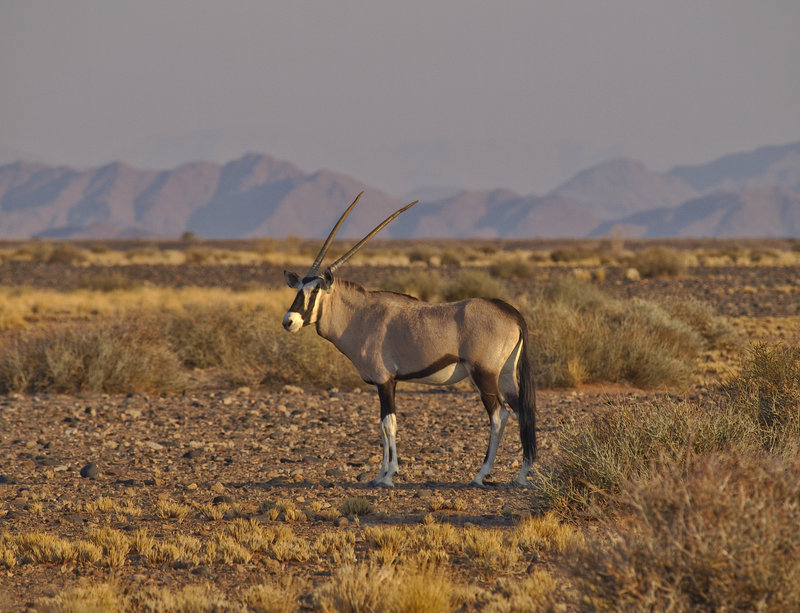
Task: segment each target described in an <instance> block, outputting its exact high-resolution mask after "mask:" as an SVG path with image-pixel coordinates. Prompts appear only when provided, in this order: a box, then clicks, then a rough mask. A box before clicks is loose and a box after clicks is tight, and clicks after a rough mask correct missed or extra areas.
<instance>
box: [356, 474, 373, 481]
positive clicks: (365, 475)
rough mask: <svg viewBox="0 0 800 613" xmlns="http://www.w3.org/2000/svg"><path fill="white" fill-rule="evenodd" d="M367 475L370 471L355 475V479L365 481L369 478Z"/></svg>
mask: <svg viewBox="0 0 800 613" xmlns="http://www.w3.org/2000/svg"><path fill="white" fill-rule="evenodd" d="M369 475H370V473H361V474H360V475H358V476H357V477H356V481H358V482H359V483H366V482H367V481H369V480H370V477H369Z"/></svg>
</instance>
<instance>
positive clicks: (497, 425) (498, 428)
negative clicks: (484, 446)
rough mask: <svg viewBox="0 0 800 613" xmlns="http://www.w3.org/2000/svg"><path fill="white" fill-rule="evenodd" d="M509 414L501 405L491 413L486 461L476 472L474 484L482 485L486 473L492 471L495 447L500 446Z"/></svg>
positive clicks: (495, 453)
mask: <svg viewBox="0 0 800 613" xmlns="http://www.w3.org/2000/svg"><path fill="white" fill-rule="evenodd" d="M509 415H510V412H509V411H508V409H506V408H505V407H504V406H501V407H500V408H499V409H498V410H497V411H495V412H494V414H493V415H492V417H491V430H490V431H489V450H488V451H487V452H486V461H484V463H483V466H481V469H480V470H479V471H478V474H477V475H475V478H474V479H473V480H472V483H473V484H474V485H483V480H484V478H485V477H486V475H488V474H489V473H490V472H492V467H493V466H494V459H495V456H497V448H498V447H499V446H500V439H501V438H502V436H503V430H504V429H505V427H506V420H508V416H509Z"/></svg>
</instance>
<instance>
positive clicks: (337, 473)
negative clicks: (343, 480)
mask: <svg viewBox="0 0 800 613" xmlns="http://www.w3.org/2000/svg"><path fill="white" fill-rule="evenodd" d="M325 474H326V475H327V476H328V477H344V471H343V470H342V469H341V468H329V469H327V470H326V471H325Z"/></svg>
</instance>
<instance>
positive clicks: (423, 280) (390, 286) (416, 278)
mask: <svg viewBox="0 0 800 613" xmlns="http://www.w3.org/2000/svg"><path fill="white" fill-rule="evenodd" d="M441 283H442V280H441V278H440V277H439V275H438V274H437V273H435V272H429V271H421V270H408V271H405V272H397V273H395V274H393V275H392V276H391V277H389V278H388V279H386V280H385V281H384V282H383V283H381V289H384V290H388V291H391V292H400V293H402V294H411V295H412V296H415V297H417V298H419V299H420V300H433V299H434V298H436V297H437V296H438V294H439V287H440V285H441Z"/></svg>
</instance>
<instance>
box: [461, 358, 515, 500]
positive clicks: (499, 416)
mask: <svg viewBox="0 0 800 613" xmlns="http://www.w3.org/2000/svg"><path fill="white" fill-rule="evenodd" d="M470 377H471V378H472V381H473V383H475V386H476V387H477V388H478V391H479V392H480V394H481V401H482V402H483V406H484V408H486V412H487V413H488V414H489V446H488V448H487V449H486V456H485V457H484V459H483V465H482V466H481V468H480V470H479V471H478V474H477V475H475V478H474V479H473V480H472V483H473V484H474V485H478V486H482V485H483V480H484V479H485V478H486V477H487V476H488V475H489V474H490V473H491V472H492V467H493V466H494V460H495V457H496V456H497V449H498V447H500V439H501V438H502V437H503V430H504V429H505V427H506V421H507V420H508V416H509V411H508V410H507V409H506V408H505V407H504V406H503V402H502V400H501V398H500V388H499V387H498V377H497V374H495V373H491V372H489V371H486V370H482V369H480V368H473V369H470Z"/></svg>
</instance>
